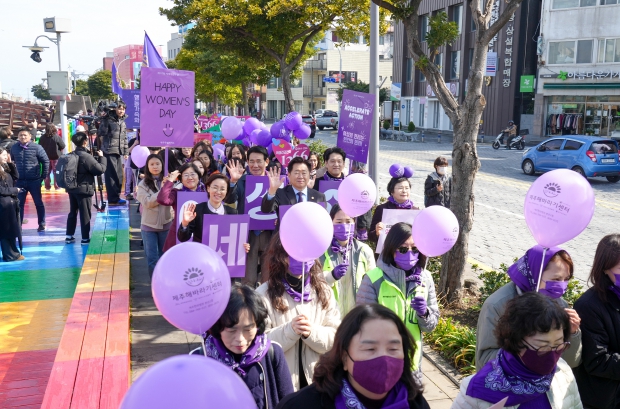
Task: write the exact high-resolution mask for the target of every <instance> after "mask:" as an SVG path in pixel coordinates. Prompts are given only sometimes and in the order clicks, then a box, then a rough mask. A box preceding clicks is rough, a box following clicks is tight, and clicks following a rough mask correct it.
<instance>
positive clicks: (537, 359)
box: [521, 349, 564, 375]
mask: <svg viewBox="0 0 620 409" xmlns="http://www.w3.org/2000/svg"><path fill="white" fill-rule="evenodd" d="M562 352H564V351H561V352H557V351H549V352H546V353H544V354H542V355H538V353H537V352H536V351H532V350H531V349H527V350H526V351H525V354H523V356H522V357H521V362H523V365H525V366H526V367H527V369H529V370H530V371H532V372H534V373H537V374H539V375H549V374H550V373H551V372H553V371H554V370H555V367H556V366H557V364H558V360H559V359H560V357H561V356H562Z"/></svg>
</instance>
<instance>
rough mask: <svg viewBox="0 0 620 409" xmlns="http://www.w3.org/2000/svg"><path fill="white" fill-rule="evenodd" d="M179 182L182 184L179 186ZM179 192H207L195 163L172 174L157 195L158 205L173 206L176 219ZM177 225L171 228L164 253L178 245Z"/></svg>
mask: <svg viewBox="0 0 620 409" xmlns="http://www.w3.org/2000/svg"><path fill="white" fill-rule="evenodd" d="M179 180H180V181H181V183H180V184H178V185H177V183H178V181H179ZM179 192H206V188H205V185H204V183H203V182H201V180H200V170H199V169H198V168H197V167H196V165H194V164H193V163H186V164H184V165H183V166H181V167H180V168H179V170H175V171H174V172H170V173H169V174H168V177H167V178H165V179H164V183H163V185H162V187H161V190H160V191H159V193H158V194H157V203H159V204H160V205H163V206H172V209H173V214H174V215H175V217H176V214H177V195H178V193H179ZM177 223H178V222H177ZM177 223H172V225H171V226H170V230H169V231H168V236H167V237H166V242H165V243H164V249H163V251H164V252H166V250H168V249H169V248H171V247H172V246H174V245H175V244H177Z"/></svg>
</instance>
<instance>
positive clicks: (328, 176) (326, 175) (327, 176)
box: [323, 171, 344, 182]
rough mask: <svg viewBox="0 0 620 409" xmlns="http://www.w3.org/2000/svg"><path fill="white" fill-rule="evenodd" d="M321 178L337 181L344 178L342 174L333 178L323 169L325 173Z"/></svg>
mask: <svg viewBox="0 0 620 409" xmlns="http://www.w3.org/2000/svg"><path fill="white" fill-rule="evenodd" d="M323 180H333V181H335V182H338V181H339V180H344V175H342V176H340V177H339V178H335V177H333V176H332V175H330V174H329V172H328V171H325V174H324V175H323Z"/></svg>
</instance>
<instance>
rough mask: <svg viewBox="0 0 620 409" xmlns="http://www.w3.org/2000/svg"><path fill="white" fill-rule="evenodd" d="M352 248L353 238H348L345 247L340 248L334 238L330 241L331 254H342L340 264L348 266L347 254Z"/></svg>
mask: <svg viewBox="0 0 620 409" xmlns="http://www.w3.org/2000/svg"><path fill="white" fill-rule="evenodd" d="M352 246H353V238H350V239H349V241H348V242H347V244H346V245H344V246H341V245H340V242H338V240H336V238H335V237H334V238H333V239H332V252H333V253H334V254H342V264H348V261H349V253H350V250H351V247H352Z"/></svg>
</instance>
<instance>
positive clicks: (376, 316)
mask: <svg viewBox="0 0 620 409" xmlns="http://www.w3.org/2000/svg"><path fill="white" fill-rule="evenodd" d="M415 344H416V342H415V341H414V339H413V338H412V336H411V334H410V333H409V331H408V330H407V327H406V326H405V325H404V323H403V321H402V320H401V319H400V317H399V316H398V315H396V314H395V313H394V312H393V311H392V310H390V309H389V308H386V307H384V306H382V305H379V304H368V305H362V306H357V307H355V308H354V309H352V310H351V311H350V312H349V314H347V316H346V317H344V319H343V320H342V324H340V327H338V331H337V332H336V337H335V339H334V347H333V348H332V349H331V351H329V352H328V353H326V354H325V355H323V356H321V359H320V361H319V363H318V364H317V366H316V370H315V371H314V379H313V383H312V385H310V386H308V387H307V388H304V389H303V390H301V391H299V392H297V393H295V394H292V395H289V396H287V397H286V398H284V399H283V400H282V401H280V404H279V405H278V409H293V408H294V409H306V408H308V409H310V408H312V409H350V408H368V409H371V408H372V409H375V408H386V409H387V408H390V409H405V408H411V409H414V408H415V409H429V405H428V403H427V402H426V399H424V397H423V396H422V391H421V388H420V386H419V385H418V384H417V383H416V381H415V380H414V378H413V375H412V373H411V371H407V370H405V368H408V367H410V366H411V362H412V359H413V356H414V354H415V349H416V347H415Z"/></svg>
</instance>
